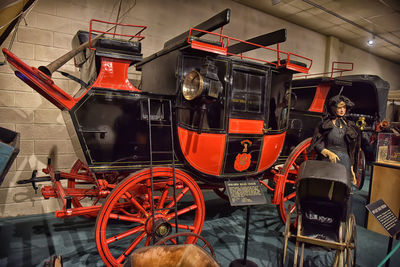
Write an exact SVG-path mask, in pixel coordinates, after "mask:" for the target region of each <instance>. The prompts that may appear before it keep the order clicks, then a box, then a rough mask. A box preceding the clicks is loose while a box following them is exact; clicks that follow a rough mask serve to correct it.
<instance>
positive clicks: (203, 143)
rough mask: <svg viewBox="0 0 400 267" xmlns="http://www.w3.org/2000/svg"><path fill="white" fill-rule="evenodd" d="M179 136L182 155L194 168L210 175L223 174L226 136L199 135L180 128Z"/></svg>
mask: <svg viewBox="0 0 400 267" xmlns="http://www.w3.org/2000/svg"><path fill="white" fill-rule="evenodd" d="M178 136H179V144H180V147H181V150H182V153H183V155H184V156H185V159H186V160H187V161H188V162H189V164H190V165H191V166H192V167H193V168H195V169H196V170H198V171H200V172H203V173H205V174H210V175H219V174H220V173H221V168H222V163H223V159H224V152H225V140H226V136H225V134H209V133H202V134H198V133H197V132H194V131H189V130H187V129H183V128H181V127H178Z"/></svg>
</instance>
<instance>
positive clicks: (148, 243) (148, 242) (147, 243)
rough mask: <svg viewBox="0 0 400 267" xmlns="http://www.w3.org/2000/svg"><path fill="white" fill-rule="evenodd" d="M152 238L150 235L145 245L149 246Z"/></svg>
mask: <svg viewBox="0 0 400 267" xmlns="http://www.w3.org/2000/svg"><path fill="white" fill-rule="evenodd" d="M150 240H151V238H150V236H147V237H146V242H145V243H144V245H145V246H146V247H147V246H148V245H150Z"/></svg>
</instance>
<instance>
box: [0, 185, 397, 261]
mask: <svg viewBox="0 0 400 267" xmlns="http://www.w3.org/2000/svg"><path fill="white" fill-rule="evenodd" d="M367 189H368V181H366V184H365V185H364V189H363V190H362V191H358V192H355V195H354V199H353V210H354V213H355V216H356V220H357V224H358V225H357V239H358V246H357V266H362V267H368V266H377V265H378V264H379V262H380V261H381V260H382V259H383V258H384V257H385V255H386V249H387V244H388V239H387V237H385V236H383V235H380V234H377V233H375V232H371V231H369V230H367V229H365V228H364V227H363V225H364V220H365V214H366V209H365V208H364V205H365V203H366V199H367V192H366V190H367ZM204 196H205V201H206V212H207V214H206V220H205V224H204V228H203V232H202V236H204V237H205V238H206V239H207V240H208V241H209V242H210V243H211V245H212V246H213V248H214V250H215V252H216V257H217V261H218V262H219V263H220V264H221V266H224V267H225V266H228V265H229V263H230V262H231V261H232V260H234V259H237V258H240V257H242V256H243V240H244V229H245V212H246V209H245V208H237V207H230V205H229V203H228V202H226V201H224V200H222V199H220V198H218V197H217V196H216V195H215V194H214V193H213V192H209V191H204ZM94 224H95V220H94V219H88V218H84V217H79V218H78V217H75V218H70V219H66V220H63V219H58V218H56V217H55V216H54V214H43V215H35V216H26V217H16V218H3V219H0V240H1V245H0V266H42V265H43V263H44V261H45V260H46V259H48V258H49V257H50V256H51V255H52V254H57V255H60V254H61V255H62V256H63V261H64V266H66V267H68V266H103V263H102V261H101V259H100V256H99V255H98V253H97V249H96V245H95V240H94ZM282 230H283V226H282V224H281V223H280V221H279V219H278V214H277V210H276V207H275V206H274V205H270V204H268V205H264V206H253V207H252V208H251V219H250V230H249V231H250V237H249V245H248V246H249V249H248V259H250V260H252V261H253V262H255V263H256V264H257V265H258V266H280V260H281V257H282V244H283V236H282V234H281V233H282ZM396 244H397V241H394V244H393V246H395V245H396ZM293 248H294V244H293V243H291V244H290V246H289V257H290V261H291V262H289V265H288V266H291V265H292V262H293V251H294V250H293ZM332 259H333V253H330V252H327V251H325V250H322V249H306V254H305V261H304V266H318V267H320V266H331V265H332ZM390 266H400V251H397V252H396V254H394V256H393V257H392V259H391V264H390Z"/></svg>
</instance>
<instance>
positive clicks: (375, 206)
mask: <svg viewBox="0 0 400 267" xmlns="http://www.w3.org/2000/svg"><path fill="white" fill-rule="evenodd" d="M366 207H367V209H368V210H369V212H371V214H372V215H373V216H374V217H375V218H376V220H377V221H378V222H379V223H380V224H381V225H382V226H383V228H384V229H385V230H386V232H388V234H389V235H390V236H392V237H393V236H394V235H395V234H397V233H398V232H400V221H399V219H398V218H397V217H396V215H395V214H394V213H393V211H392V210H391V209H390V208H389V207H388V205H387V204H386V203H385V202H384V201H383V200H382V199H378V200H377V201H375V202H373V203H370V204H368V205H366Z"/></svg>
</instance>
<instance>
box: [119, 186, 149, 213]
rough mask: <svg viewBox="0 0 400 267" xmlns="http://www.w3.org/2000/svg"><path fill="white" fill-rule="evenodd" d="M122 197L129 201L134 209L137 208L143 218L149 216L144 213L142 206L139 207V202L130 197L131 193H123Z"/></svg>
mask: <svg viewBox="0 0 400 267" xmlns="http://www.w3.org/2000/svg"><path fill="white" fill-rule="evenodd" d="M124 195H125V196H126V198H128V199H129V201H130V202H131V203H132V204H133V205H134V206H135V207H136V208H138V209H139V210H140V211H141V212H142V213H143V215H144V216H146V217H149V214H148V213H147V212H146V210H145V209H144V208H143V206H142V205H140V203H139V202H137V201H136V199H135V198H134V197H133V196H132V194H131V193H129V192H125V193H124Z"/></svg>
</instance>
